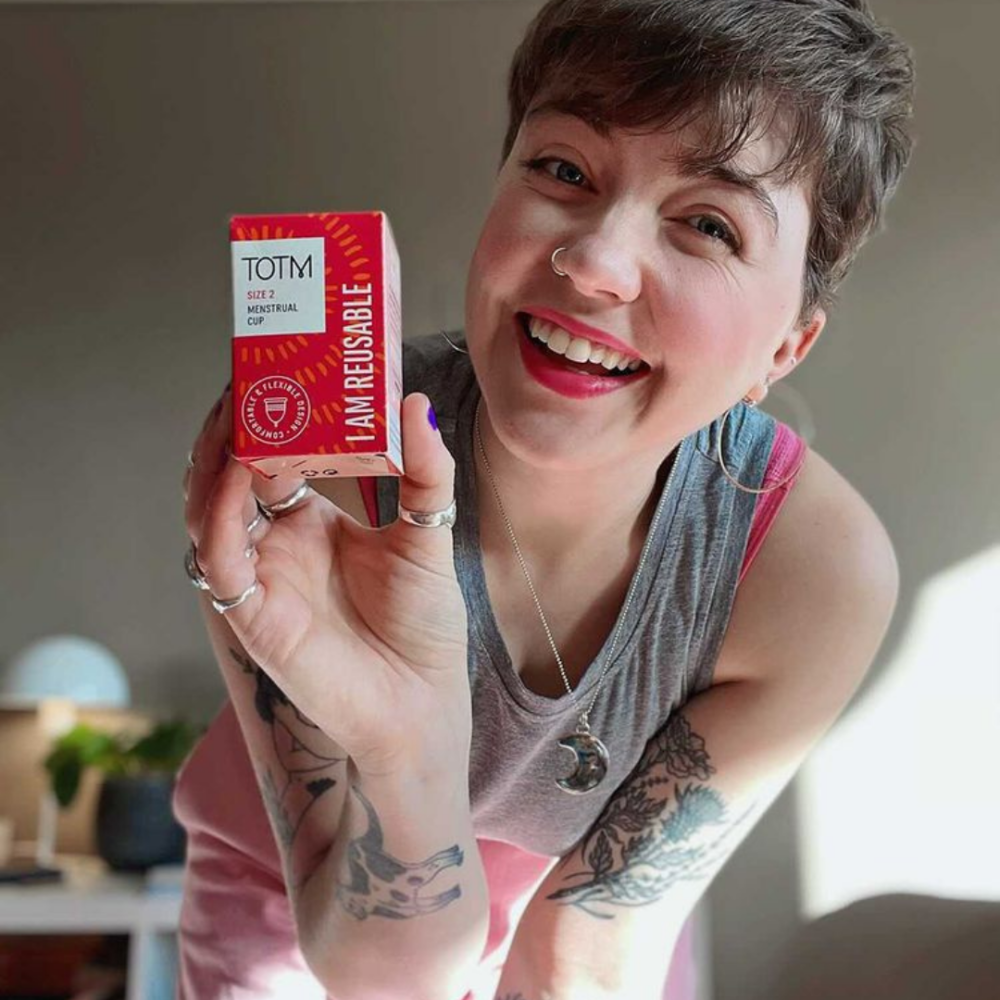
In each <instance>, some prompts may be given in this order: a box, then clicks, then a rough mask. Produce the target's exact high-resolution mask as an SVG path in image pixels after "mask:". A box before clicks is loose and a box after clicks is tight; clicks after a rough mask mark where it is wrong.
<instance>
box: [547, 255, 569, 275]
mask: <svg viewBox="0 0 1000 1000" xmlns="http://www.w3.org/2000/svg"><path fill="white" fill-rule="evenodd" d="M568 249H569V248H568V247H556V248H555V250H553V251H552V256H551V257H550V258H549V262H550V263H551V264H552V270H553V271H555V272H556V274H558V275H559V277H560V278H565V277H566V276H567V272H566V271H560V270H559V268H558V267H556V254H557V253H559V251H560V250H568Z"/></svg>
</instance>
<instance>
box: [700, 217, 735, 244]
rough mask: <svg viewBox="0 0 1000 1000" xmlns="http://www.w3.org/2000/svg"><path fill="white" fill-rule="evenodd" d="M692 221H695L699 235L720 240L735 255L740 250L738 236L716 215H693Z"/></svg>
mask: <svg viewBox="0 0 1000 1000" xmlns="http://www.w3.org/2000/svg"><path fill="white" fill-rule="evenodd" d="M691 219H693V220H695V226H694V228H695V229H697V230H698V232H699V233H703V234H704V235H705V236H707V237H709V239H713V240H720V241H721V242H723V243H725V244H727V245H728V246H729V247H730V248H731V249H732V250H733V252H734V253H735V252H736V251H737V250H739V248H740V241H739V239H737V237H736V234H735V233H734V232H733V231H732V229H730V228H729V226H727V225H726V223H725V222H723V221H722V219H720V218H718V217H717V216H715V215H692V216H691Z"/></svg>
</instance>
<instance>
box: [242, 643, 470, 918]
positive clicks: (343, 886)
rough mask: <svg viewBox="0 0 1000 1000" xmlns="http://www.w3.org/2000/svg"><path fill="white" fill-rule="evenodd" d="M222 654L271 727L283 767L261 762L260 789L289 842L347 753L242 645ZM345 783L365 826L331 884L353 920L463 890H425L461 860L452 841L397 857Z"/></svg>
mask: <svg viewBox="0 0 1000 1000" xmlns="http://www.w3.org/2000/svg"><path fill="white" fill-rule="evenodd" d="M229 654H230V656H232V658H233V660H234V661H235V662H236V663H237V664H238V665H239V667H240V669H241V670H242V671H243V673H245V674H247V675H248V676H251V677H253V678H254V681H255V683H256V685H257V686H256V691H255V693H254V706H255V707H256V709H257V715H258V716H259V717H260V719H261V721H263V722H264V723H266V724H267V725H268V726H269V727H270V729H271V739H272V743H273V746H274V752H275V757H276V758H277V760H278V763H279V764H280V766H281V769H282V774H281V777H280V779H279V780H277V781H276V780H275V778H274V775H273V774H272V772H271V769H270V768H266V769H264V772H263V775H262V777H261V792H262V795H263V799H264V805H265V807H266V808H267V811H268V813H269V814H270V816H271V820H272V823H273V825H274V827H275V829H276V831H277V833H278V836H279V839H280V841H281V844H282V845H283V846H284V847H285V848H286V849H288V848H290V847H291V846H292V844H293V842H294V841H295V838H296V835H297V834H298V832H299V830H300V829H301V827H302V821H303V820H304V819H305V817H306V815H307V813H308V812H309V810H310V809H311V808H312V807H313V806H314V805H315V804H316V801H317V800H318V799H319V798H320V797H321V796H322V795H324V794H325V793H326V792H328V791H329V790H330V789H331V788H333V787H334V786H335V785H336V784H337V781H338V779H337V778H335V777H334V776H333V772H334V769H335V768H336V767H338V766H339V765H341V764H346V762H347V758H346V757H344V756H333V755H331V754H330V753H329V752H328V751H327V749H326V746H325V744H324V737H323V734H322V730H321V729H320V728H319V727H318V726H317V725H316V724H315V723H314V722H312V721H311V720H310V719H308V718H307V717H306V716H305V715H303V714H302V712H301V711H299V709H298V708H297V707H296V706H295V705H293V704H292V702H291V701H289V699H288V697H287V696H286V695H285V693H284V692H283V691H282V690H281V688H279V687H278V685H277V684H275V683H274V681H273V680H271V678H270V677H269V676H268V675H267V672H266V671H265V670H263V669H262V668H261V667H260V666H259V665H258V664H256V663H255V662H254V661H253V660H252V659H251V658H250V657H249V656H247V655H246V653H244V652H242V651H240V650H237V649H233V648H230V650H229ZM345 772H346V767H345ZM351 791H353V792H354V794H355V795H356V796H357V798H358V800H359V801H360V802H361V804H362V806H363V808H364V812H365V816H366V818H367V828H366V830H365V832H364V833H363V834H361V836H359V837H356V838H355V839H353V840H352V841H351V842H350V843H349V845H348V848H347V867H348V872H349V875H350V878H349V881H341V882H340V883H339V884H338V886H337V892H336V897H337V900H338V902H339V903H340V905H341V906H342V907H343V908H344V909H345V910H346V911H347V912H348V913H350V914H351V915H352V916H354V917H356V918H357V919H358V920H365V919H366V918H367V917H369V916H379V917H389V918H391V919H394V920H402V919H405V918H407V917H417V916H420V915H421V914H423V913H433V912H434V911H436V910H440V909H443V908H444V907H445V906H447V905H448V904H449V903H451V902H453V901H454V900H456V899H458V898H459V897H460V896H461V895H462V891H461V888H460V886H458V885H454V886H452V887H451V888H449V889H446V890H445V891H443V892H439V893H429V894H425V890H427V887H428V885H429V884H430V883H431V881H432V880H433V879H434V877H435V876H436V875H437V874H438V872H440V871H442V870H444V869H445V868H451V867H457V866H460V865H461V864H462V862H463V860H464V855H463V853H462V851H461V849H460V848H459V846H458V845H457V844H455V845H454V846H452V847H449V848H446V849H445V850H443V851H438V852H437V853H436V854H433V855H431V856H430V857H429V858H427V859H426V860H424V861H415V862H407V861H401V860H399V859H398V858H396V857H394V856H393V855H391V854H389V853H388V852H387V851H386V850H385V848H384V845H383V834H382V824H381V823H380V822H379V818H378V815H377V814H376V812H375V809H374V807H373V806H372V804H371V802H369V801H368V799H367V798H366V797H365V795H364V794H363V793H362V792H361V790H360V789H359V788H357V787H354V786H353V785H352V786H351Z"/></svg>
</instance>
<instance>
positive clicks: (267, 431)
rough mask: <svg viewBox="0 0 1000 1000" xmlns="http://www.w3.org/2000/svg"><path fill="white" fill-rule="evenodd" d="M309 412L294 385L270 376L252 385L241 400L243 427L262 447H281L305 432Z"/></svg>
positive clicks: (281, 377)
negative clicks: (280, 445)
mask: <svg viewBox="0 0 1000 1000" xmlns="http://www.w3.org/2000/svg"><path fill="white" fill-rule="evenodd" d="M311 411H312V407H311V406H310V403H309V397H308V396H307V395H306V391H305V389H303V388H302V386H301V385H299V383H298V382H296V381H295V380H294V379H290V378H287V377H286V376H284V375H271V376H269V377H268V378H262V379H260V380H259V381H257V382H254V384H253V385H252V386H250V388H249V389H248V390H247V394H246V395H245V396H244V397H243V406H242V415H243V426H244V427H246V429H247V431H248V432H249V433H250V435H251V436H252V437H254V438H256V439H257V440H258V441H261V442H263V443H264V444H274V445H279V444H284V443H285V442H287V441H292V440H294V439H295V438H297V437H298V436H299V435H300V434H301V433H302V432H303V431H304V430H305V427H306V424H308V423H309V415H310V413H311Z"/></svg>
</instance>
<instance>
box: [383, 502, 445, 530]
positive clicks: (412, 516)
mask: <svg viewBox="0 0 1000 1000" xmlns="http://www.w3.org/2000/svg"><path fill="white" fill-rule="evenodd" d="M397 510H398V512H399V517H400V520H403V521H406V523H407V524H413V525H416V526H417V527H418V528H441V527H444V528H452V527H454V525H455V521H456V520H457V516H456V515H457V511H458V506H457V505H456V503H455V501H454V500H452V502H451V503H450V504H449V505H448V506H447V507H445V509H444V510H428V511H421V510H410V509H409V508H408V507H404V506H403V505H402V504H399V505H398V507H397Z"/></svg>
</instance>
